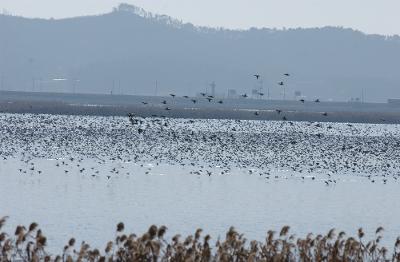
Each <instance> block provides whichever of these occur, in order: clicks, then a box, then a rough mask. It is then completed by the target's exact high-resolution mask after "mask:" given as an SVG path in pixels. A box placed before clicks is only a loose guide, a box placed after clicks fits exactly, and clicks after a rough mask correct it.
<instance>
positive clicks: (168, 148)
mask: <svg viewBox="0 0 400 262" xmlns="http://www.w3.org/2000/svg"><path fill="white" fill-rule="evenodd" d="M0 144H1V147H0V156H1V159H0V161H9V160H13V161H17V162H20V163H19V165H18V166H19V168H18V170H16V173H19V174H20V175H39V176H40V175H42V174H43V173H44V172H48V171H46V169H45V168H42V167H41V166H40V165H39V164H38V163H37V161H36V159H49V158H51V159H56V161H55V162H54V163H55V164H54V167H55V168H57V169H58V170H59V171H60V172H64V173H65V174H68V175H69V174H74V175H75V174H78V175H85V176H88V177H93V178H96V177H98V178H104V179H107V180H110V179H114V178H117V177H118V176H122V175H124V176H130V175H134V172H133V171H132V170H130V169H129V165H130V164H132V163H134V164H135V165H137V166H139V167H140V168H139V170H141V171H140V172H143V173H144V174H151V173H152V172H153V167H151V166H149V165H147V164H148V163H152V164H153V166H158V165H174V166H177V167H182V168H185V170H188V172H189V173H191V174H192V175H197V176H215V175H230V174H233V173H236V172H244V173H246V174H248V175H253V176H258V177H262V178H264V179H265V180H266V181H270V180H277V179H288V178H293V179H300V180H310V181H320V182H321V183H324V184H326V185H333V184H335V183H337V182H338V181H339V180H340V179H341V178H342V177H346V174H352V175H358V176H362V177H365V178H366V179H369V180H370V181H371V183H384V184H386V183H387V182H389V181H393V182H395V181H397V180H399V179H400V127H398V126H394V125H393V126H392V125H368V124H340V123H336V124H333V123H312V122H291V121H286V122H284V121H278V122H263V121H251V120H193V119H171V118H158V117H149V118H143V117H140V116H135V115H134V114H130V115H129V117H128V118H125V117H94V116H65V115H64V116H63V115H30V114H25V115H24V114H1V115H0Z"/></svg>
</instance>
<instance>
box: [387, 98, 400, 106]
mask: <svg viewBox="0 0 400 262" xmlns="http://www.w3.org/2000/svg"><path fill="white" fill-rule="evenodd" d="M387 102H388V104H394V105H400V98H391V99H388V101H387Z"/></svg>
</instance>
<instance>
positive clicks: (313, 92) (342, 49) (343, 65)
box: [0, 4, 400, 101]
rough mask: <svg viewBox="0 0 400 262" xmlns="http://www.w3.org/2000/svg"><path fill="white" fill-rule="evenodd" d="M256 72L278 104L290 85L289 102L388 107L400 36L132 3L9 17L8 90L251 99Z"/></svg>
mask: <svg viewBox="0 0 400 262" xmlns="http://www.w3.org/2000/svg"><path fill="white" fill-rule="evenodd" d="M205 15H206V14H205ZM256 73H259V74H261V76H262V78H263V86H264V91H265V92H266V89H267V88H269V89H270V92H271V97H272V98H275V99H278V98H280V97H282V88H281V87H280V86H279V85H277V82H279V81H281V80H284V81H285V87H286V90H285V91H286V94H287V98H292V97H293V94H294V91H295V90H298V91H301V92H302V94H303V95H304V96H305V97H306V98H308V99H313V98H315V97H319V98H321V99H334V100H342V101H343V100H345V101H346V100H349V99H350V98H351V97H353V98H355V97H360V96H361V92H362V89H364V96H365V99H366V100H367V101H385V100H386V99H387V98H393V97H400V37H398V36H393V37H385V36H379V35H366V34H363V33H361V32H359V31H354V30H351V29H343V28H335V27H325V28H315V29H289V30H275V29H249V30H241V31H239V30H225V29H211V28H201V27H195V26H193V25H192V24H185V23H181V22H179V21H177V20H174V19H172V18H170V17H167V16H160V15H154V14H151V13H148V12H145V11H143V10H142V9H140V8H137V7H134V6H129V5H125V4H123V5H120V6H119V7H118V8H116V9H115V10H114V11H113V12H111V13H108V14H104V15H98V16H88V17H77V18H70V19H61V20H53V19H50V20H45V19H27V18H23V17H16V16H9V15H1V16H0V76H1V88H2V89H7V90H27V91H31V90H32V89H34V91H56V92H73V91H76V92H84V93H110V91H111V90H113V92H115V93H121V92H122V93H126V94H140V95H153V94H158V95H165V94H168V93H171V92H175V93H177V94H180V95H184V94H187V95H195V94H196V93H197V92H201V91H204V90H206V89H207V88H209V83H211V82H212V81H215V83H216V91H217V94H221V95H224V94H226V91H227V89H236V90H237V91H238V93H250V92H251V89H253V88H254V87H257V86H258V84H259V83H257V82H256V80H255V78H254V77H253V74H256ZM284 73H290V77H285V76H283V74H284ZM156 81H157V85H156V84H155V82H156ZM156 86H157V87H156Z"/></svg>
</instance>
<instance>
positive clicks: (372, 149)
mask: <svg viewBox="0 0 400 262" xmlns="http://www.w3.org/2000/svg"><path fill="white" fill-rule="evenodd" d="M0 145H1V146H0V156H1V158H0V180H1V183H0V192H2V200H1V202H0V203H1V205H0V212H1V213H2V214H0V215H9V216H10V220H9V222H8V223H7V225H6V226H9V229H10V231H11V230H13V228H15V226H16V225H19V224H29V223H31V222H33V221H35V222H38V223H39V225H40V226H41V228H43V229H44V230H45V234H46V236H48V238H49V243H51V246H50V247H49V248H50V250H52V251H55V252H61V250H58V249H57V248H59V247H62V246H64V245H65V243H66V242H67V241H68V239H69V238H70V237H75V238H77V240H78V241H83V240H86V241H89V242H90V243H91V244H93V245H95V246H96V245H97V247H102V245H103V244H104V243H105V241H107V240H109V239H112V238H113V237H114V228H113V225H115V224H117V223H118V222H120V221H124V222H125V223H126V225H127V228H128V229H129V230H131V232H138V233H140V232H144V231H146V230H147V229H148V226H149V225H150V224H157V225H162V224H164V225H167V226H168V228H169V231H168V232H170V234H175V233H181V234H191V233H193V232H192V231H193V229H195V228H199V227H201V228H203V229H204V230H206V231H207V232H209V233H211V234H212V235H214V236H221V235H223V234H225V232H226V230H227V229H228V228H229V227H230V226H232V225H233V226H236V227H237V228H238V229H239V230H240V231H241V232H244V233H245V234H246V236H247V237H249V238H253V239H258V240H262V239H264V238H265V234H266V232H267V230H269V229H280V228H281V227H282V226H284V225H290V226H291V227H292V231H293V233H296V234H299V235H302V236H305V235H306V234H307V233H309V232H317V233H326V232H328V230H329V229H331V228H332V227H336V228H338V229H340V230H345V231H347V232H349V233H352V232H354V231H355V230H356V229H358V227H363V228H365V230H366V231H367V234H368V232H372V231H374V230H375V229H376V228H377V227H378V226H384V227H385V229H386V230H387V231H386V233H385V236H386V237H387V238H386V239H387V242H386V243H388V245H391V244H392V243H393V242H394V240H395V238H396V237H397V236H398V232H399V230H398V218H399V217H400V216H399V215H400V214H398V211H397V210H400V204H399V203H398V199H399V197H400V191H399V190H398V187H399V182H400V157H399V156H400V126H398V125H385V124H378V125H373V124H346V123H316V122H290V121H276V122H274V121H250V120H249V121H244V120H241V121H238V120H192V119H169V118H141V117H137V116H131V117H128V116H126V117H100V116H68V115H45V114H42V115H32V114H0ZM368 230H370V231H368ZM371 230H372V231H371ZM52 248H53V249H52Z"/></svg>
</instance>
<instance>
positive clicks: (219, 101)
mask: <svg viewBox="0 0 400 262" xmlns="http://www.w3.org/2000/svg"><path fill="white" fill-rule="evenodd" d="M283 75H284V76H285V77H289V76H290V74H289V73H285V74H283ZM253 76H254V77H255V78H256V79H257V80H259V79H260V77H261V75H260V74H254V75H253ZM277 84H278V85H279V86H284V85H285V82H284V81H279V82H278V83H277ZM257 95H258V96H260V97H263V96H264V95H265V94H264V93H263V92H261V91H258V92H257ZM169 96H170V97H172V98H175V97H177V95H176V94H174V93H171V94H169ZM200 96H201V98H203V99H205V100H207V101H208V102H209V103H211V102H212V101H215V102H216V103H217V104H223V103H224V101H223V100H222V99H219V98H217V97H215V96H214V95H210V94H207V93H204V92H201V93H200ZM240 97H242V98H248V97H249V96H248V95H247V93H244V94H241V95H240ZM182 98H185V99H189V100H190V101H191V102H192V103H193V104H196V103H198V102H199V99H196V98H193V97H190V96H187V95H184V96H182ZM299 102H301V103H303V104H304V103H305V102H306V100H305V99H304V98H301V99H300V100H299ZM313 102H314V103H320V102H321V101H320V99H319V98H317V99H315V100H313ZM142 104H143V105H150V102H148V101H142ZM161 104H162V105H163V106H165V107H164V110H166V111H170V110H172V108H171V107H170V106H169V105H168V101H167V100H162V101H161ZM275 111H276V113H277V114H279V115H280V114H281V113H283V111H282V110H281V109H275ZM253 114H254V115H256V116H259V115H260V111H258V110H255V111H254V112H253ZM321 114H322V115H323V116H328V113H327V112H322V113H321ZM161 117H165V116H161ZM282 120H284V121H286V120H287V117H286V116H285V115H283V114H282Z"/></svg>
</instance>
